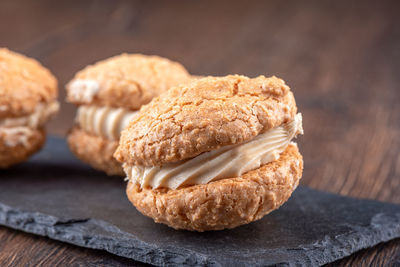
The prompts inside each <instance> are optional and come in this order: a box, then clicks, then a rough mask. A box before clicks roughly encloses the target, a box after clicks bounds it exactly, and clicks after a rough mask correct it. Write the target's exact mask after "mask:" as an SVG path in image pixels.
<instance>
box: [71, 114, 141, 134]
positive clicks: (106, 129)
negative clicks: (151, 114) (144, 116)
mask: <svg viewBox="0 0 400 267" xmlns="http://www.w3.org/2000/svg"><path fill="white" fill-rule="evenodd" d="M136 113H137V111H129V110H126V109H123V108H110V107H98V106H80V107H79V108H78V112H77V116H76V118H75V120H76V122H77V124H78V125H79V127H80V128H81V129H83V130H85V131H87V132H89V133H93V134H95V135H99V136H103V137H105V138H108V139H110V140H119V137H120V134H121V131H122V130H123V129H124V128H125V127H126V126H128V124H129V122H130V121H131V120H132V119H133V117H134V116H135V115H136Z"/></svg>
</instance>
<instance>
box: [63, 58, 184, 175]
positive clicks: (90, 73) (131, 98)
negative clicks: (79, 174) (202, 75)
mask: <svg viewBox="0 0 400 267" xmlns="http://www.w3.org/2000/svg"><path fill="white" fill-rule="evenodd" d="M189 79H190V75H189V74H188V72H187V71H186V69H185V68H184V67H183V66H182V65H181V64H179V63H177V62H173V61H170V60H168V59H165V58H161V57H158V56H145V55H140V54H122V55H119V56H115V57H112V58H109V59H106V60H102V61H100V62H98V63H96V64H94V65H90V66H88V67H86V68H84V69H83V70H82V71H80V72H78V73H77V74H76V75H75V77H74V79H73V80H71V81H70V82H69V83H68V84H67V86H66V88H67V101H68V102H70V103H73V104H76V105H77V106H78V110H77V115H76V118H75V126H74V127H73V128H72V130H71V131H70V133H69V135H68V144H69V147H70V149H71V151H72V152H73V153H74V154H75V155H76V156H77V157H78V158H79V159H81V160H82V161H84V162H86V163H88V164H90V165H91V166H92V167H94V168H95V169H98V170H101V171H104V172H106V173H107V174H108V175H120V176H123V175H124V172H123V169H122V167H121V164H120V163H119V162H117V161H116V160H115V159H114V158H113V154H114V152H115V150H116V148H117V146H118V141H119V137H120V133H121V131H122V129H124V128H125V127H126V126H127V125H128V123H129V121H130V120H132V118H133V117H134V116H135V114H136V113H137V112H138V110H139V109H140V107H141V106H142V105H144V104H147V103H148V102H150V100H151V99H152V98H153V97H156V96H158V95H159V94H161V93H162V92H165V91H167V89H169V88H170V87H172V86H175V85H178V84H180V83H183V82H186V81H187V80H189Z"/></svg>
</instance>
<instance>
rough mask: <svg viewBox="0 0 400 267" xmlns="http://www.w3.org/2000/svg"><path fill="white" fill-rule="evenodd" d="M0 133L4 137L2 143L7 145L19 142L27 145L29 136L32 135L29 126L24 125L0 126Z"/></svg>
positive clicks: (13, 145)
mask: <svg viewBox="0 0 400 267" xmlns="http://www.w3.org/2000/svg"><path fill="white" fill-rule="evenodd" d="M0 135H2V136H3V137H4V144H5V145H6V146H8V147H15V146H17V145H19V144H22V145H24V146H28V144H29V142H28V141H29V138H30V137H31V136H32V135H33V131H32V129H31V128H29V127H26V126H19V127H12V128H1V127H0Z"/></svg>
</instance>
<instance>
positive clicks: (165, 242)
mask: <svg viewBox="0 0 400 267" xmlns="http://www.w3.org/2000/svg"><path fill="white" fill-rule="evenodd" d="M0 224H2V225H5V226H8V227H11V228H14V229H20V230H23V231H26V232H29V233H34V234H38V235H43V236H48V237H50V238H52V239H56V240H61V241H64V242H68V243H71V244H75V245H78V246H82V247H88V248H94V249H102V250H106V251H108V252H110V253H113V254H116V255H119V256H123V257H127V258H132V259H134V260H137V261H141V262H145V263H150V264H154V265H168V264H179V265H210V266H257V265H262V266H268V265H283V266H285V265H303V266H313V265H321V264H325V263H328V262H332V261H335V260H337V259H340V258H342V257H345V256H348V255H350V254H351V253H353V252H355V251H357V250H360V249H362V248H366V247H370V246H373V245H375V244H377V243H379V242H383V241H388V240H390V239H394V238H397V237H400V206H398V205H394V204H387V203H380V202H376V201H371V200H357V199H352V198H346V197H341V196H338V195H334V194H329V193H323V192H319V191H316V190H312V189H308V188H305V187H299V188H298V189H297V190H296V191H295V193H294V194H293V196H292V197H291V199H290V200H289V201H288V202H287V203H286V204H285V205H284V206H283V207H282V208H280V209H279V210H277V211H274V212H272V213H271V214H270V215H268V216H266V217H264V218H263V219H262V220H260V221H257V222H254V223H251V224H249V225H245V226H241V227H238V228H236V229H233V230H224V231H217V232H205V233H195V232H188V231H176V230H173V229H171V228H168V227H167V226H164V225H160V224H155V223H153V221H152V220H151V219H149V218H147V217H144V216H142V215H141V214H140V213H139V212H138V211H136V209H135V208H134V207H133V206H131V204H130V203H129V202H128V200H127V198H126V197H125V182H124V181H123V179H122V178H119V177H107V176H105V175H103V174H102V173H99V172H96V171H94V170H92V169H90V168H89V167H87V166H85V165H84V164H82V163H80V162H79V161H78V160H76V159H75V158H74V156H73V155H72V154H71V153H70V152H69V150H68V148H67V146H66V144H65V142H64V141H63V140H61V139H56V138H50V139H49V140H48V142H47V144H46V146H45V148H44V150H43V151H42V152H40V153H39V154H37V155H36V156H34V157H32V158H31V160H29V161H28V162H26V163H24V164H21V165H19V166H16V167H14V168H11V169H9V170H2V171H1V179H0Z"/></svg>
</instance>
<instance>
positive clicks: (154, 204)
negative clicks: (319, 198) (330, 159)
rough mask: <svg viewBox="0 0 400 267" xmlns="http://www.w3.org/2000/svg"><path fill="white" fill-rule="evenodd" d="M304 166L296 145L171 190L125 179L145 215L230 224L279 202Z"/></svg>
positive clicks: (191, 225)
mask: <svg viewBox="0 0 400 267" xmlns="http://www.w3.org/2000/svg"><path fill="white" fill-rule="evenodd" d="M302 171H303V160H302V156H301V155H300V153H299V151H298V148H297V145H295V144H291V145H289V146H288V147H287V149H286V150H285V152H283V153H282V154H281V157H280V159H279V160H277V161H273V162H271V163H268V164H266V165H264V166H262V167H260V168H258V169H256V170H253V171H249V172H248V173H245V174H244V175H242V176H240V177H236V178H229V179H223V180H219V181H215V182H211V183H209V184H204V185H194V186H189V187H185V188H181V189H176V190H169V189H154V190H153V189H151V188H145V189H142V188H140V187H139V186H138V185H137V184H134V183H131V182H129V183H128V186H127V195H128V198H129V200H130V201H131V202H132V203H133V205H134V206H135V207H136V208H137V209H138V210H139V211H140V212H141V213H143V214H144V215H146V216H149V217H151V218H153V219H154V220H155V221H156V222H158V223H164V224H167V225H168V226H170V227H173V228H175V229H186V230H192V231H209V230H221V229H225V228H234V227H236V226H239V225H242V224H247V223H250V222H252V221H255V220H258V219H261V218H262V217H263V216H264V215H266V214H267V213H269V212H271V211H272V210H275V209H277V208H279V207H280V206H281V205H282V204H283V203H284V202H285V201H286V200H287V199H288V198H289V197H290V196H291V194H292V192H293V191H294V190H295V189H296V187H297V185H298V183H299V180H300V178H301V175H302Z"/></svg>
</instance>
